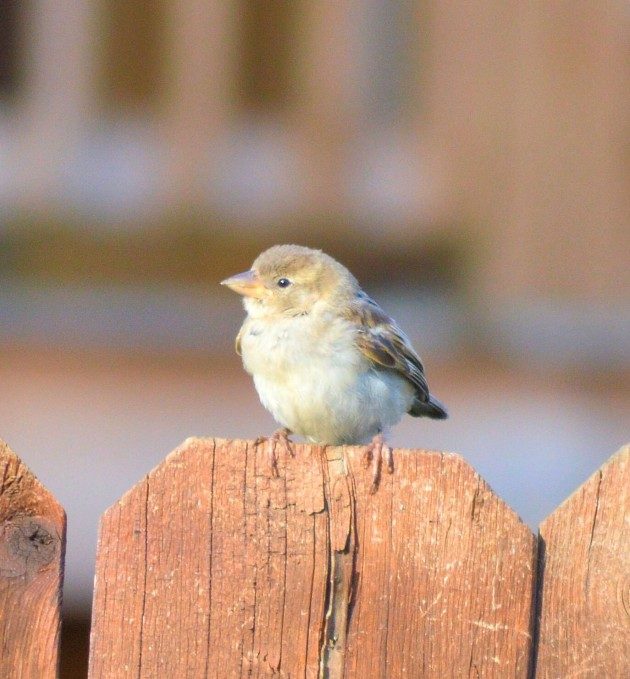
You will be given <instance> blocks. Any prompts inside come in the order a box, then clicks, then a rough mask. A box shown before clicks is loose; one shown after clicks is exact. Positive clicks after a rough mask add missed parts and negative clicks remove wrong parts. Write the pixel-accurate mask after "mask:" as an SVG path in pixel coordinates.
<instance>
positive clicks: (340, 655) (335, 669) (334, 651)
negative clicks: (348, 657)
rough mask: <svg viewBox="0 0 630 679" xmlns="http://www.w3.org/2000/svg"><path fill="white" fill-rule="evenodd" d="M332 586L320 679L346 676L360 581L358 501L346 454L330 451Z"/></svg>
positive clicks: (327, 480)
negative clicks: (356, 585) (357, 567)
mask: <svg viewBox="0 0 630 679" xmlns="http://www.w3.org/2000/svg"><path fill="white" fill-rule="evenodd" d="M326 457H327V462H328V465H327V468H326V476H325V489H326V504H327V508H328V513H327V516H328V584H327V589H326V601H325V606H324V610H325V611H326V614H325V619H324V626H323V634H322V639H321V648H320V665H319V667H320V670H319V676H320V679H341V677H343V675H344V666H345V653H346V638H347V633H348V627H349V623H350V614H351V609H352V606H351V604H352V598H353V590H354V581H355V578H356V570H355V560H356V550H357V542H356V531H355V527H354V516H355V505H354V502H355V498H354V493H353V490H352V484H351V483H350V479H349V472H348V470H347V468H346V464H345V461H344V458H343V452H341V451H340V450H339V449H336V450H334V451H332V450H329V449H327V450H326Z"/></svg>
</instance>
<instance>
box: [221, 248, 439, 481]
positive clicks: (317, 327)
mask: <svg viewBox="0 0 630 679" xmlns="http://www.w3.org/2000/svg"><path fill="white" fill-rule="evenodd" d="M221 284H222V285H225V286H227V287H228V288H230V289H231V290H233V291H234V292H236V293H238V294H240V295H242V297H243V305H244V307H245V311H246V314H247V315H246V318H245V321H244V322H243V325H242V326H241V328H240V330H239V332H238V335H237V337H236V351H237V353H238V354H240V356H241V358H242V361H243V366H244V368H245V370H246V371H247V372H248V373H249V374H250V375H251V376H252V377H253V381H254V385H255V388H256V391H257V392H258V396H259V398H260V401H261V403H262V405H263V406H264V407H265V408H266V409H267V410H268V411H269V412H270V413H271V414H272V415H273V417H274V419H275V420H276V422H278V424H280V425H281V428H280V429H278V430H277V431H276V432H274V434H273V435H272V436H271V437H268V439H269V440H271V441H272V442H273V446H272V451H273V452H272V456H273V459H272V470H273V469H275V447H276V445H277V444H282V445H284V447H285V448H286V449H287V450H288V451H289V452H292V449H291V441H290V439H289V436H290V435H291V434H297V435H299V436H301V437H303V438H304V439H306V440H307V441H309V442H312V443H317V444H322V445H355V444H358V445H367V448H366V451H365V453H364V462H365V465H366V467H367V466H370V465H371V467H372V485H371V492H375V491H376V490H377V488H378V484H379V479H380V469H381V466H382V462H383V459H384V460H385V462H386V464H387V470H388V472H390V473H392V472H393V470H394V469H393V454H392V450H391V448H390V447H389V446H388V445H387V444H386V443H385V432H387V431H388V430H389V429H390V428H391V427H393V426H394V425H395V424H397V423H398V422H399V421H400V420H401V419H402V417H403V416H404V415H405V414H406V413H408V414H409V415H412V416H413V417H429V418H433V419H438V420H440V419H445V418H446V417H448V414H447V411H446V408H445V406H444V405H443V404H442V403H441V402H440V401H439V400H438V399H437V398H436V397H435V396H433V395H432V394H431V393H430V391H429V386H428V383H427V378H426V375H425V370H424V366H423V364H422V361H421V360H420V357H419V356H418V354H417V353H416V352H415V350H414V349H413V347H412V345H411V342H410V341H409V339H408V337H407V336H406V335H405V333H404V332H403V331H402V330H401V329H400V328H399V326H398V324H397V323H396V321H394V320H393V319H392V318H391V317H390V316H389V315H388V314H386V313H385V311H383V309H382V308H381V307H380V306H379V305H378V304H377V303H376V302H375V301H374V300H373V299H372V298H371V297H370V296H369V295H368V294H367V293H365V292H364V291H363V290H362V289H361V287H360V285H359V283H358V281H357V279H356V278H355V277H354V276H353V275H352V273H351V272H350V271H349V270H348V269H347V268H346V267H345V266H343V265H342V264H341V263H339V262H338V261H337V260H335V259H334V258H333V257H331V256H329V255H327V254H325V253H324V252H322V251H321V250H316V249H312V248H308V247H304V246H301V245H274V246H273V247H270V248H269V249H267V250H265V251H264V252H262V253H261V254H260V255H259V256H258V257H257V258H256V259H255V260H254V262H253V264H252V266H251V268H250V269H249V270H247V271H244V272H243V273H240V274H237V275H235V276H231V277H229V278H227V279H225V280H223V281H221ZM261 440H265V439H264V438H263V439H257V443H258V442H260V441H261ZM276 474H277V471H276Z"/></svg>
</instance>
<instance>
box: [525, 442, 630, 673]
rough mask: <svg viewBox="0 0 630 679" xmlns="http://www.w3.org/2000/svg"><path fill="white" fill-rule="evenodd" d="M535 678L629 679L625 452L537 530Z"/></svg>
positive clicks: (629, 533) (629, 472) (628, 468)
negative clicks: (538, 606) (538, 572)
mask: <svg viewBox="0 0 630 679" xmlns="http://www.w3.org/2000/svg"><path fill="white" fill-rule="evenodd" d="M540 535H541V538H542V541H543V542H542V550H543V555H542V556H543V558H542V566H543V568H544V574H543V577H542V580H541V583H542V588H541V611H540V640H539V642H538V661H537V676H538V677H540V678H541V679H542V678H545V679H546V678H549V679H551V678H553V677H569V676H576V677H577V676H579V677H593V678H595V677H597V678H599V677H630V446H626V447H625V448H622V449H621V450H620V451H619V452H618V453H617V454H616V455H614V456H613V457H612V458H611V459H610V460H609V461H608V462H607V463H606V464H604V465H603V466H602V467H601V468H600V469H599V470H598V471H597V472H595V474H593V475H592V476H591V478H590V479H589V480H588V481H586V483H584V485H582V486H581V487H580V488H578V489H577V490H576V491H575V492H574V493H573V494H572V495H571V496H570V497H569V498H568V499H567V500H565V501H564V502H563V503H562V504H561V505H560V507H558V509H556V510H555V511H554V512H553V514H551V515H550V516H549V517H547V519H545V521H543V523H542V524H541V526H540Z"/></svg>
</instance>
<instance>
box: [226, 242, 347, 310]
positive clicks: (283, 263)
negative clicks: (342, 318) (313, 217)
mask: <svg viewBox="0 0 630 679" xmlns="http://www.w3.org/2000/svg"><path fill="white" fill-rule="evenodd" d="M221 285H227V286H228V287H229V288H231V289H232V290H234V292H237V293H239V294H240V295H243V297H244V304H245V308H246V309H247V311H248V313H249V314H250V315H252V316H267V315H272V314H281V315H286V316H296V315H300V314H308V313H310V312H311V311H312V310H313V309H314V308H315V307H316V305H318V304H319V305H326V304H333V305H334V304H341V303H343V301H345V299H347V298H349V297H352V296H354V295H355V294H356V291H357V290H358V284H357V281H356V279H355V278H354V276H353V275H352V274H351V273H350V272H349V271H348V269H346V268H345V267H344V266H342V265H341V264H339V262H337V261H335V260H334V259H333V258H332V257H329V256H328V255H327V254H325V253H323V252H322V251H321V250H312V249H311V248H306V247H302V246H300V245H274V246H273V247H272V248H269V250H265V252H263V253H262V254H261V255H259V256H258V257H257V258H256V260H255V261H254V263H253V264H252V268H251V269H250V270H249V271H244V272H243V273H240V274H237V275H236V276H231V277H230V278H227V279H226V280H224V281H221Z"/></svg>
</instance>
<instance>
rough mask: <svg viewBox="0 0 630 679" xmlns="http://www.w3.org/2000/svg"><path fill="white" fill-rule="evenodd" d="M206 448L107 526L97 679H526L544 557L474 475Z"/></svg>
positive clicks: (446, 463)
mask: <svg viewBox="0 0 630 679" xmlns="http://www.w3.org/2000/svg"><path fill="white" fill-rule="evenodd" d="M268 445H269V444H265V445H261V446H258V447H256V446H254V444H253V443H251V442H247V441H223V440H212V439H189V440H188V441H186V442H185V443H184V444H183V445H182V446H181V447H180V448H179V449H177V450H176V451H175V452H174V453H172V454H171V455H169V456H168V457H167V458H166V460H165V461H164V462H163V463H162V464H161V465H160V466H159V467H158V468H157V469H155V470H154V471H153V472H151V473H150V474H149V475H148V477H147V478H145V479H143V480H142V481H141V482H140V483H139V484H138V485H137V486H136V487H134V488H133V489H132V490H131V491H130V492H129V493H128V494H127V495H125V496H124V497H123V498H122V500H121V501H120V502H119V503H117V504H116V505H114V506H113V507H112V508H110V509H109V510H108V511H107V512H106V513H105V515H104V517H103V520H102V523H101V530H100V537H99V544H98V556H97V570H96V587H95V599H94V613H93V615H94V617H93V631H92V648H91V660H90V677H108V678H109V677H123V676H124V677H127V676H134V677H165V676H173V677H180V676H182V677H216V678H221V679H223V678H225V677H250V676H252V677H266V676H280V677H308V678H310V679H315V678H316V677H320V676H321V677H328V678H331V679H333V678H339V677H354V678H357V679H359V678H364V677H379V678H386V677H433V676H434V677H442V676H484V677H494V676H496V677H504V676H515V677H526V676H527V673H528V670H529V662H530V655H531V646H532V638H531V632H532V619H533V615H532V614H533V610H532V607H533V604H532V601H533V588H534V567H535V563H536V555H535V539H534V536H533V535H532V534H531V532H530V531H529V530H528V529H527V528H526V527H525V526H524V525H523V524H522V523H521V522H520V521H519V520H518V518H517V517H516V516H515V515H514V513H513V512H512V511H511V510H510V509H509V508H508V507H506V505H505V504H504V503H503V502H502V501H501V500H499V499H498V498H497V497H496V496H495V495H493V494H492V492H491V491H490V489H489V488H488V487H487V485H486V484H485V483H484V482H483V481H482V480H481V479H480V478H479V477H478V476H477V475H476V474H475V473H474V472H473V470H472V469H471V468H470V467H469V466H468V465H467V464H466V463H465V462H463V460H461V458H459V457H457V456H453V455H442V454H440V453H430V452H424V451H408V450H400V451H395V453H394V454H395V460H396V472H395V474H394V475H393V476H390V475H387V474H386V475H385V476H384V478H383V481H382V484H381V488H380V489H379V491H378V492H377V493H376V494H374V495H371V494H370V493H369V488H370V483H371V475H370V471H369V470H366V469H364V468H363V466H362V462H361V456H362V453H363V449H362V448H347V449H346V448H327V449H325V450H324V449H322V448H319V447H317V446H308V445H295V446H294V451H295V456H293V457H292V456H290V455H287V456H280V460H279V462H278V471H279V476H278V478H272V476H271V473H270V463H269V455H270V452H271V451H270V450H269V448H268Z"/></svg>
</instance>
